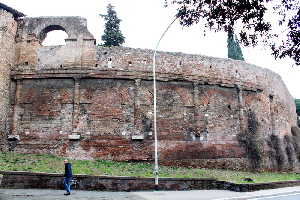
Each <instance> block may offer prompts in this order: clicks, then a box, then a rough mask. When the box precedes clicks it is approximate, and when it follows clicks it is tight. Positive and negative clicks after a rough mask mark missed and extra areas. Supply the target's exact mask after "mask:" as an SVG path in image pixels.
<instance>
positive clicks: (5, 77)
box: [0, 9, 17, 150]
mask: <svg viewBox="0 0 300 200" xmlns="http://www.w3.org/2000/svg"><path fill="white" fill-rule="evenodd" d="M16 31H17V22H16V21H15V19H14V16H13V14H12V13H10V12H8V11H6V10H3V9H0V144H1V147H3V142H4V140H3V139H4V138H5V137H6V134H7V132H8V130H7V126H6V123H7V119H8V108H9V107H8V104H9V85H10V77H9V74H10V69H11V67H12V66H13V63H14V62H13V61H14V56H15V35H16ZM1 147H0V150H1V149H2V148H1Z"/></svg>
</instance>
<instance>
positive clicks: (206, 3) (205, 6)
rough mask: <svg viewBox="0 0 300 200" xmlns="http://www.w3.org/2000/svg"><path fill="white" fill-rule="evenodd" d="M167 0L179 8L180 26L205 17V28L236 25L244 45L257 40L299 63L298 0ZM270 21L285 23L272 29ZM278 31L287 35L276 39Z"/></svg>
mask: <svg viewBox="0 0 300 200" xmlns="http://www.w3.org/2000/svg"><path fill="white" fill-rule="evenodd" d="M168 2H171V3H172V4H178V6H179V7H178V11H182V12H180V14H179V15H178V16H179V20H180V24H181V25H182V26H191V25H193V24H197V23H199V22H200V21H201V22H203V21H205V22H206V23H205V30H207V29H209V30H214V31H216V32H217V31H228V30H229V28H230V27H232V28H233V29H236V30H237V29H240V32H239V33H238V37H239V41H240V42H241V43H242V44H244V46H256V45H257V44H258V43H259V42H261V43H263V44H265V45H268V46H269V47H270V49H271V50H272V54H273V55H274V56H275V58H284V57H290V58H292V59H294V61H295V63H296V65H300V45H299V44H300V26H299V21H300V3H299V1H294V0H280V1H277V2H276V1H269V0H250V1H241V0H230V1H228V0H218V1H216V0H193V1H191V0H165V4H166V6H167V5H168ZM268 11H269V12H270V13H271V12H272V13H273V14H274V19H278V21H277V22H276V21H274V20H269V19H268V18H267V17H266V13H267V12H268ZM273 21H274V22H273ZM271 22H272V23H274V25H275V26H278V24H279V25H280V26H285V27H282V28H281V29H277V30H275V29H273V28H272V24H271ZM241 25H242V26H241ZM280 35H286V36H287V37H286V38H284V39H283V40H281V39H280V40H279V39H278V38H279V36H280ZM280 41H282V42H280ZM280 43H281V44H280Z"/></svg>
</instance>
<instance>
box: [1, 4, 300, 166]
mask: <svg viewBox="0 0 300 200" xmlns="http://www.w3.org/2000/svg"><path fill="white" fill-rule="evenodd" d="M52 30H63V31H65V32H66V33H67V34H68V38H67V39H66V45H64V46H42V41H43V40H44V39H45V38H46V36H47V33H48V32H50V31H52ZM95 43H96V42H95V39H94V37H93V35H91V33H89V31H88V30H87V26H86V20H85V19H84V18H81V17H40V18H29V17H24V14H22V13H20V12H18V11H16V10H14V9H12V8H10V7H8V6H6V5H4V4H1V3H0V47H1V49H0V56H1V57H0V84H1V87H0V97H1V101H0V120H1V121H0V134H1V138H0V145H1V146H0V148H1V150H2V151H15V152H22V153H39V154H41V153H45V154H55V155H60V156H65V157H69V158H75V159H104V160H116V161H145V162H151V161H152V160H153V159H154V145H153V143H154V137H153V80H152V65H153V63H152V56H153V50H148V49H133V48H127V47H111V48H106V47H101V46H97V45H95ZM156 66H157V74H156V76H157V81H158V82H157V133H158V152H159V163H160V164H164V165H181V166H194V167H207V168H231V169H253V168H258V169H262V170H286V169H288V170H294V169H297V167H298V163H299V160H298V153H299V149H300V148H298V143H297V133H294V132H297V131H294V132H293V131H291V130H292V129H293V128H294V129H295V127H296V126H297V123H296V113H295V104H294V100H293V97H292V96H291V95H290V93H289V91H288V90H287V88H286V86H285V85H284V83H283V81H282V79H281V77H280V76H279V75H278V74H276V73H274V72H272V71H270V70H268V69H263V68H260V67H257V66H254V65H250V64H247V63H245V62H242V61H235V60H230V59H221V58H213V57H207V56H201V55H190V54H184V53H168V52H158V54H157V63H156ZM295 130H297V129H295Z"/></svg>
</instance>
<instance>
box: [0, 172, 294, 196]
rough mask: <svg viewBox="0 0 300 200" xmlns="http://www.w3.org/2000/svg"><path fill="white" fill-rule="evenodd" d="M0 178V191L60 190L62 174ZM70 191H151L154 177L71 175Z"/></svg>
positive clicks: (171, 183)
mask: <svg viewBox="0 0 300 200" xmlns="http://www.w3.org/2000/svg"><path fill="white" fill-rule="evenodd" d="M0 174H1V175H2V176H3V178H2V183H0V188H10V189H63V188H62V184H61V182H62V180H63V178H64V174H54V173H34V172H21V171H0ZM72 180H73V181H72V185H71V187H72V188H73V189H78V190H98V191H141V190H153V189H154V178H143V177H131V176H130V177H126V176H97V175H85V174H75V175H73V178H72ZM299 185H300V180H295V181H278V182H267V183H230V182H227V181H218V180H215V179H209V178H159V189H160V190H213V189H219V190H220V189H221V190H231V191H236V192H249V191H258V190H265V189H275V188H283V187H292V186H299Z"/></svg>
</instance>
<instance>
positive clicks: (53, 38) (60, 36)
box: [42, 30, 68, 46]
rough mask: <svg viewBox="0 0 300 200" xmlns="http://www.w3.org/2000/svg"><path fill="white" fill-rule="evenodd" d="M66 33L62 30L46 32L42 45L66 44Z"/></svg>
mask: <svg viewBox="0 0 300 200" xmlns="http://www.w3.org/2000/svg"><path fill="white" fill-rule="evenodd" d="M66 38H68V34H67V33H66V32H65V31H62V30H53V31H50V32H48V33H47V36H46V38H45V40H44V41H43V43H42V44H43V46H54V45H66V42H65V39H66Z"/></svg>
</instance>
